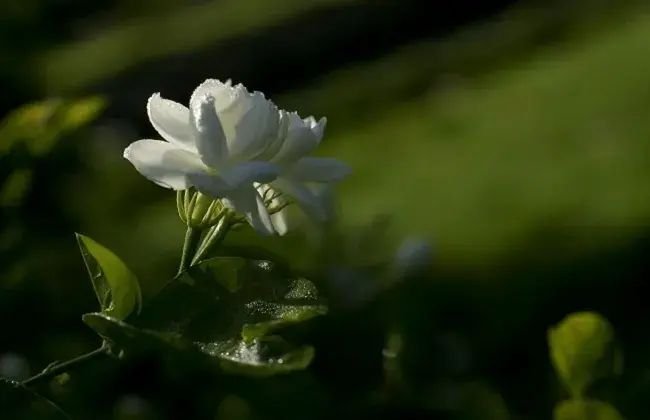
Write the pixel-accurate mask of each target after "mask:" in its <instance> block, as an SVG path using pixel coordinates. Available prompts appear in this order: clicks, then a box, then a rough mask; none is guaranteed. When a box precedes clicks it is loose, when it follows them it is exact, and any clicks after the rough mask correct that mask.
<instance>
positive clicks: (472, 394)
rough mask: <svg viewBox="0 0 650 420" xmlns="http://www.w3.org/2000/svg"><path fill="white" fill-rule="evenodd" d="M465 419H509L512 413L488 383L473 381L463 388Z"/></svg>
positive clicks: (462, 413)
mask: <svg viewBox="0 0 650 420" xmlns="http://www.w3.org/2000/svg"><path fill="white" fill-rule="evenodd" d="M462 392H463V395H462V408H461V414H460V418H461V419H463V420H509V419H510V413H509V411H508V408H507V407H506V404H505V402H504V401H503V398H501V395H499V394H498V393H497V392H495V391H494V390H492V389H491V388H490V387H489V386H487V385H486V384H483V383H481V382H471V383H468V384H465V385H464V386H463V389H462Z"/></svg>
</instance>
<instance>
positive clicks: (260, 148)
mask: <svg viewBox="0 0 650 420" xmlns="http://www.w3.org/2000/svg"><path fill="white" fill-rule="evenodd" d="M206 94H210V95H212V96H213V97H214V106H215V109H216V112H217V115H218V116H219V119H220V121H221V126H222V127H223V131H224V133H225V136H226V142H227V145H228V154H229V156H230V157H231V158H232V159H234V160H238V161H242V160H250V159H252V158H253V157H255V156H258V155H260V154H261V153H263V152H264V151H265V150H266V149H267V148H269V147H270V146H271V145H272V144H273V143H274V142H275V141H276V140H277V138H278V131H279V129H280V117H279V114H278V109H277V107H276V106H275V105H274V104H273V102H271V101H269V100H267V99H266V98H265V97H264V95H263V94H262V93H261V92H252V93H251V92H249V91H248V90H247V89H246V88H245V87H244V86H243V85H242V84H241V83H240V84H238V85H235V86H231V85H230V84H228V83H222V82H220V81H219V80H215V79H209V80H206V81H205V82H203V83H202V84H201V85H200V86H199V87H198V88H196V90H195V91H194V93H193V94H192V97H191V99H190V105H191V107H193V106H194V104H195V103H197V102H198V101H199V100H200V98H201V97H202V96H204V95H206Z"/></svg>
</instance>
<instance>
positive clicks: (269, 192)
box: [253, 182, 289, 236]
mask: <svg viewBox="0 0 650 420" xmlns="http://www.w3.org/2000/svg"><path fill="white" fill-rule="evenodd" d="M253 185H254V186H255V188H257V191H258V192H259V193H260V195H261V196H262V199H263V200H264V201H265V202H268V200H269V198H271V197H275V198H272V199H271V202H270V203H269V207H268V208H269V210H272V209H274V208H278V207H281V206H283V205H285V204H286V202H287V200H286V198H285V197H284V196H282V195H280V196H276V195H277V194H278V191H275V190H274V189H273V188H271V187H270V186H269V185H268V184H260V183H258V182H255V183H253ZM271 221H272V222H273V227H274V228H275V231H276V232H277V233H278V235H280V236H283V235H285V234H286V233H287V231H288V230H289V229H288V225H287V208H286V207H284V208H283V209H282V210H280V211H279V212H276V213H273V214H271Z"/></svg>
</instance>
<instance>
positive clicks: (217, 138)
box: [191, 94, 228, 169]
mask: <svg viewBox="0 0 650 420" xmlns="http://www.w3.org/2000/svg"><path fill="white" fill-rule="evenodd" d="M214 103H215V99H214V97H213V96H212V95H210V94H206V95H204V96H203V97H201V98H199V99H198V100H196V101H194V102H192V108H191V109H192V131H193V134H194V142H195V144H196V148H197V150H198V152H199V155H200V156H201V160H202V161H203V163H205V164H206V165H207V166H209V167H210V168H215V169H216V168H218V167H219V166H220V165H222V164H223V163H224V162H225V161H226V160H227V159H228V150H227V146H226V137H225V134H224V132H223V128H222V126H221V121H220V120H219V117H218V116H217V112H216V110H215V105H214Z"/></svg>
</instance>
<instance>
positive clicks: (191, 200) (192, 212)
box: [177, 190, 225, 230]
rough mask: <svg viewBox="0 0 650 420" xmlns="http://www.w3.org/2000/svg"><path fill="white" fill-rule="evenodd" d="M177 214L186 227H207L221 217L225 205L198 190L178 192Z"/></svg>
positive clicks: (198, 228)
mask: <svg viewBox="0 0 650 420" xmlns="http://www.w3.org/2000/svg"><path fill="white" fill-rule="evenodd" d="M177 206H178V214H179V216H180V218H181V220H182V221H183V222H185V224H187V226H188V227H191V228H193V229H197V230H205V229H208V228H210V227H212V226H214V225H216V224H217V222H219V220H220V219H221V218H222V217H223V215H224V211H225V206H224V205H223V203H222V202H221V200H219V199H214V198H212V197H209V196H207V195H204V194H201V193H200V192H198V191H195V192H193V193H190V191H189V190H185V191H184V192H179V195H178V198H177Z"/></svg>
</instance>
